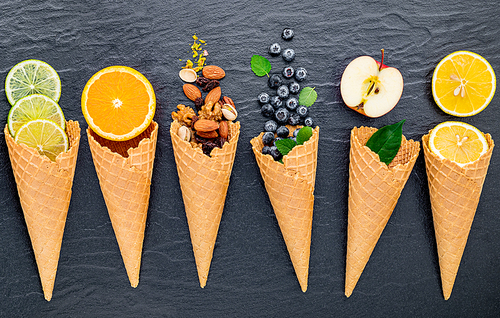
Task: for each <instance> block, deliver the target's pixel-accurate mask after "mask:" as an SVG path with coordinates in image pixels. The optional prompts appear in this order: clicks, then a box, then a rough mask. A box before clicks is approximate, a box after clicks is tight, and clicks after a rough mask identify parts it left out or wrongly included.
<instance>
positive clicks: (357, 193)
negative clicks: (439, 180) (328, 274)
mask: <svg viewBox="0 0 500 318" xmlns="http://www.w3.org/2000/svg"><path fill="white" fill-rule="evenodd" d="M376 131H377V129H376V128H370V127H360V128H357V127H354V128H353V129H352V131H351V150H350V155H349V202H348V210H349V211H348V225H347V254H346V280H345V295H346V296H347V297H349V296H351V294H352V291H353V289H354V287H355V286H356V284H357V282H358V280H359V277H360V276H361V273H362V272H363V270H364V268H365V266H366V264H367V263H368V260H369V258H370V256H371V254H372V252H373V249H374V248H375V245H376V244H377V242H378V239H379V238H380V235H381V234H382V231H383V230H384V228H385V225H386V224H387V221H388V220H389V218H390V216H391V214H392V211H393V210H394V207H395V206H396V203H397V202H398V199H399V196H400V194H401V191H402V190H403V187H404V185H405V183H406V181H407V180H408V177H409V176H410V173H411V171H412V169H413V166H414V164H415V161H416V160H417V157H418V154H419V152H420V143H419V142H415V141H413V140H406V138H405V136H403V138H402V141H401V147H400V148H399V151H398V153H397V155H396V157H395V158H394V159H393V160H392V162H391V163H390V164H389V166H387V165H386V164H385V163H383V162H381V161H380V159H379V156H378V155H377V154H376V153H374V152H373V151H371V150H370V149H369V148H368V147H366V146H365V144H366V142H367V141H368V139H369V138H370V137H371V135H373V133H375V132H376Z"/></svg>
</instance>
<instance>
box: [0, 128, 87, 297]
mask: <svg viewBox="0 0 500 318" xmlns="http://www.w3.org/2000/svg"><path fill="white" fill-rule="evenodd" d="M4 134H5V140H6V141H7V147H8V148H9V157H10V162H11V164H12V170H13V171H14V177H15V179H16V184H17V191H18V193H19V199H20V201H21V207H22V209H23V214H24V219H25V220H26V226H27V227H28V233H29V235H30V239H31V244H32V246H33V251H34V253H35V259H36V263H37V267H38V272H39V274H40V280H41V282H42V288H43V293H44V296H45V299H46V300H48V301H50V300H51V299H52V291H53V290H54V281H55V278H56V272H57V264H58V262H59V253H60V251H61V244H62V238H63V233H64V226H65V224H66V216H67V214H68V208H69V202H70V199H71V187H72V185H73V176H74V174H75V166H76V159H77V156H78V147H79V145H80V126H79V125H78V122H74V121H71V120H70V121H68V122H67V123H66V134H67V135H68V140H69V149H68V151H67V152H64V153H61V154H59V155H58V156H57V158H56V161H55V162H53V161H50V159H49V158H47V157H45V156H42V155H40V154H38V152H37V151H36V150H35V149H34V148H30V147H28V146H26V145H24V144H17V143H16V142H15V141H14V138H12V136H11V135H10V133H9V130H8V128H7V126H6V127H5V129H4Z"/></svg>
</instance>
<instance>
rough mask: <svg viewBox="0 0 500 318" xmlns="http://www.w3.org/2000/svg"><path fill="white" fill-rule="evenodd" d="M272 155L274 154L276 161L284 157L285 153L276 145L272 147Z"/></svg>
mask: <svg viewBox="0 0 500 318" xmlns="http://www.w3.org/2000/svg"><path fill="white" fill-rule="evenodd" d="M270 155H271V156H273V159H274V161H279V160H281V158H283V155H282V154H281V152H280V151H279V150H278V148H277V147H276V146H272V147H271V153H270Z"/></svg>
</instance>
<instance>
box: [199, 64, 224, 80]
mask: <svg viewBox="0 0 500 318" xmlns="http://www.w3.org/2000/svg"><path fill="white" fill-rule="evenodd" d="M202 73H203V76H204V77H206V78H208V79H215V80H220V79H221V78H224V76H226V72H224V70H223V69H222V68H220V67H218V66H215V65H207V66H205V67H204V68H203V71H202Z"/></svg>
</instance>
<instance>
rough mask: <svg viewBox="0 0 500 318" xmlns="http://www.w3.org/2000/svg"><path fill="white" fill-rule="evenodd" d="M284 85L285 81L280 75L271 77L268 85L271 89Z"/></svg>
mask: <svg viewBox="0 0 500 318" xmlns="http://www.w3.org/2000/svg"><path fill="white" fill-rule="evenodd" d="M282 84H283V79H282V78H281V76H279V74H273V75H271V76H270V77H269V80H268V81H267V85H269V87H270V88H278V87H280V86H281V85H282Z"/></svg>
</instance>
